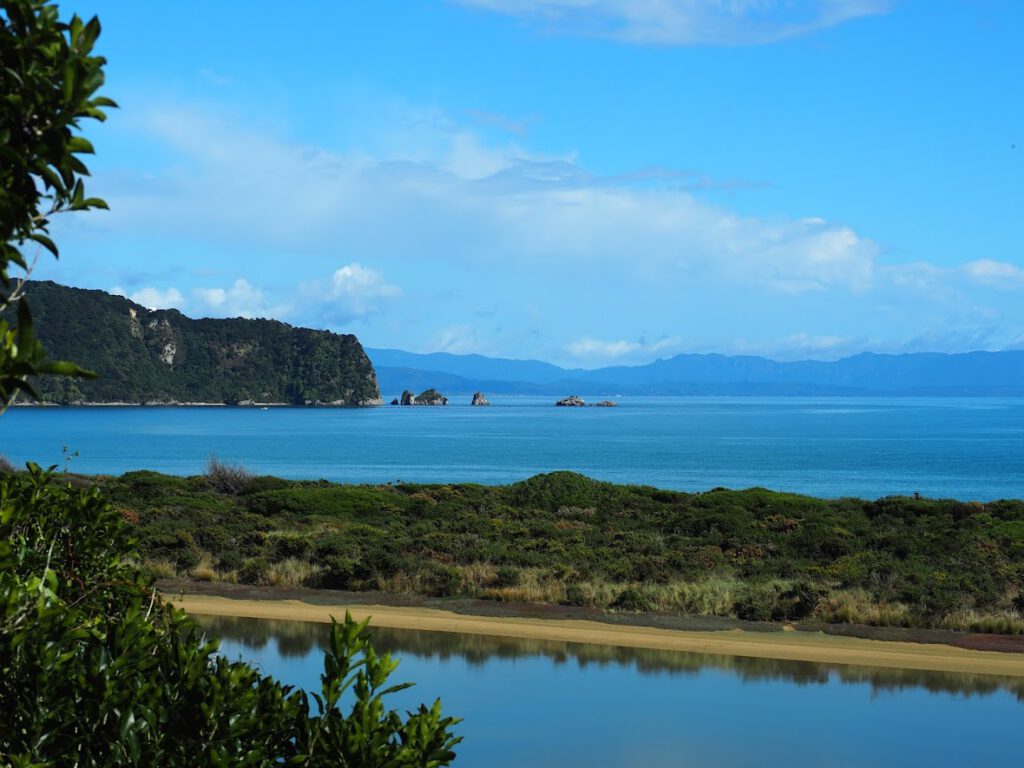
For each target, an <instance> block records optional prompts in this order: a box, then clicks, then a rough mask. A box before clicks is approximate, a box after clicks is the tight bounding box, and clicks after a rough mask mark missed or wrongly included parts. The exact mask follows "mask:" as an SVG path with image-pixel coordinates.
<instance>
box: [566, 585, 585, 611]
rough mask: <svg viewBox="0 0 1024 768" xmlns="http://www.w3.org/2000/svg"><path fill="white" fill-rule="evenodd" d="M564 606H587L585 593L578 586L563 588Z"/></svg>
mask: <svg viewBox="0 0 1024 768" xmlns="http://www.w3.org/2000/svg"><path fill="white" fill-rule="evenodd" d="M565 604H566V605H576V606H583V605H588V604H589V603H588V601H587V593H586V592H584V591H583V587H581V586H580V585H579V584H569V585H568V586H567V587H566V588H565Z"/></svg>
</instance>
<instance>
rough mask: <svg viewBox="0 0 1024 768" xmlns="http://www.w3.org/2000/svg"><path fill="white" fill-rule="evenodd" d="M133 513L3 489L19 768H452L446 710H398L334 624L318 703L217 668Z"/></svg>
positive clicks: (12, 726)
mask: <svg viewBox="0 0 1024 768" xmlns="http://www.w3.org/2000/svg"><path fill="white" fill-rule="evenodd" d="M127 534H128V526H127V524H126V523H125V521H124V520H123V519H122V515H121V514H120V513H118V512H116V511H115V510H114V509H112V508H111V507H110V505H109V504H107V503H106V502H105V501H104V500H103V498H102V496H101V495H100V494H99V492H98V491H96V490H95V489H88V490H82V489H75V488H73V487H72V486H71V485H69V484H61V483H59V482H57V481H56V479H55V478H54V477H53V476H52V475H51V474H49V473H48V472H45V471H43V470H40V469H39V468H38V467H35V466H31V467H30V468H29V471H28V472H27V473H22V474H19V475H7V476H5V477H4V478H2V479H0V709H2V711H3V718H0V755H2V756H3V757H4V759H5V760H7V761H9V763H10V764H11V765H15V766H30V765H32V766H36V765H78V766H94V765H95V766H98V765H104V766H111V765H225V766H227V765H231V766H234V765H254V766H255V765H277V764H282V763H283V764H288V765H305V766H336V765H344V766H441V765H447V764H448V763H449V762H450V761H451V760H452V759H453V758H454V753H453V752H452V747H453V746H454V745H455V744H456V743H457V742H458V741H459V739H458V737H455V736H453V735H452V734H451V732H450V728H451V727H452V726H453V725H454V724H455V722H456V721H455V720H454V719H452V718H446V717H443V716H442V714H441V704H440V701H435V702H434V705H433V706H432V707H430V708H428V707H426V706H423V705H421V706H420V708H419V710H418V711H416V712H412V713H408V714H407V715H406V716H405V717H404V718H403V717H402V716H401V715H399V714H398V713H397V712H394V711H389V710H387V709H386V707H385V703H384V698H385V696H387V694H389V693H391V692H394V691H398V690H402V689H403V688H406V687H408V684H403V685H389V684H388V677H389V675H390V674H391V673H392V672H393V671H394V669H395V667H396V666H397V662H396V661H394V660H392V659H391V658H390V657H389V656H387V655H384V656H377V654H376V653H375V652H374V650H373V646H372V645H371V644H370V642H369V632H368V630H367V626H366V623H365V622H364V623H357V622H355V621H353V620H352V619H351V618H350V617H349V616H346V617H345V621H344V623H341V624H337V623H336V624H334V625H333V627H332V631H331V640H330V646H329V649H328V651H327V653H326V656H325V658H324V672H323V675H322V678H321V680H322V686H321V690H320V692H319V693H316V694H311V695H307V694H306V693H305V692H302V691H299V690H294V689H292V688H291V687H289V686H285V685H281V684H280V683H278V682H276V681H274V680H273V679H272V678H269V677H265V676H263V675H261V674H260V673H259V672H257V671H256V670H254V669H253V668H252V667H250V666H249V665H247V664H244V663H240V662H231V661H228V660H227V659H225V658H223V657H220V656H218V655H217V653H216V651H217V642H216V641H213V640H208V639H206V638H205V637H204V636H203V635H202V632H201V630H200V629H199V628H198V627H197V625H195V624H194V623H193V622H192V621H191V620H190V619H189V618H188V617H187V616H186V615H185V614H184V613H183V612H181V611H178V610H175V609H174V608H172V607H170V606H167V605H164V604H163V603H162V602H161V601H160V599H159V597H158V596H157V595H156V594H155V593H154V591H153V590H152V587H151V585H150V584H149V583H148V582H147V581H146V580H145V579H144V578H142V577H141V576H140V573H139V570H138V568H137V566H136V564H135V560H134V558H135V554H134V551H133V549H132V547H131V542H130V540H129V538H128V535H127Z"/></svg>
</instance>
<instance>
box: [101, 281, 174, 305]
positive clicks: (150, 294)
mask: <svg viewBox="0 0 1024 768" xmlns="http://www.w3.org/2000/svg"><path fill="white" fill-rule="evenodd" d="M110 292H111V293H112V294H114V295H115V296H124V297H125V298H127V299H131V300H132V301H134V302H135V303H136V304H141V305H142V306H144V307H146V308H147V309H181V308H182V306H184V304H185V297H184V296H183V295H182V293H181V291H179V290H178V289H177V288H154V287H144V288H139V289H138V290H135V291H131V292H128V291H126V290H125V289H124V288H122V287H121V286H120V285H115V286H114V287H113V288H111V289H110Z"/></svg>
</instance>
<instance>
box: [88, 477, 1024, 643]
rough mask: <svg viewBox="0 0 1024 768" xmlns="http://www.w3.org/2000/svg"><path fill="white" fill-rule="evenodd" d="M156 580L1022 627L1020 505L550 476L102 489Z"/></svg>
mask: <svg viewBox="0 0 1024 768" xmlns="http://www.w3.org/2000/svg"><path fill="white" fill-rule="evenodd" d="M100 482H101V483H102V485H103V486H104V488H105V492H106V493H107V495H108V496H109V498H111V499H112V500H113V501H114V503H116V504H118V505H120V506H121V508H122V510H123V514H124V516H125V518H126V519H128V520H130V521H131V522H132V523H133V524H134V525H135V527H136V531H137V536H138V539H139V543H140V549H141V552H142V553H143V557H144V559H145V564H146V566H147V567H148V568H149V569H150V570H152V571H153V572H154V573H155V574H156V575H157V576H161V577H168V578H174V577H177V578H188V579H192V580H204V581H229V582H239V583H247V584H265V585H276V586H310V587H319V588H332V589H348V590H381V591H386V592H398V593H414V594H423V595H431V596H464V597H474V598H482V599H489V600H514V601H523V602H540V603H559V604H565V605H584V606H593V607H598V608H602V609H607V610H613V611H625V612H665V613H688V614H697V615H714V616H732V617H737V618H741V619H750V620H777V621H791V620H799V619H805V618H808V617H813V618H817V619H820V620H822V621H826V622H837V623H858V624H871V625H877V626H917V627H943V628H950V629H965V630H972V631H982V632H998V633H1024V617H1022V615H1021V610H1022V609H1024V594H1022V590H1021V579H1022V573H1024V502H1021V501H996V502H990V503H986V504H981V503H964V502H959V501H953V500H931V499H920V498H911V497H889V498H883V499H879V500H875V501H866V500H861V499H853V498H849V499H836V500H823V499H816V498H811V497H807V496H798V495H793V494H784V493H774V492H770V491H767V490H764V489H758V488H755V489H749V490H743V491H731V490H726V489H715V490H712V491H708V492H705V493H698V494H688V493H677V492H672V491H662V490H658V489H654V488H648V487H639V486H620V485H612V484H609V483H602V482H597V481H594V480H590V479H588V478H585V477H582V476H580V475H576V474H572V473H567V472H558V473H552V474H549V475H539V476H537V477H534V478H531V479H529V480H526V481H523V482H520V483H515V484H513V485H509V486H496V487H490V486H479V485H418V484H404V483H403V484H397V485H382V486H362V485H336V484H331V483H327V482H295V481H285V480H280V479H277V478H272V477H252V476H250V475H248V474H247V473H245V472H244V471H242V470H239V469H234V468H231V467H224V466H221V465H214V466H213V467H212V468H211V472H209V473H208V474H207V475H203V476H196V477H190V478H180V477H170V476H166V475H160V474H157V473H153V472H133V473H129V474H126V475H123V476H121V477H115V478H101V479H100Z"/></svg>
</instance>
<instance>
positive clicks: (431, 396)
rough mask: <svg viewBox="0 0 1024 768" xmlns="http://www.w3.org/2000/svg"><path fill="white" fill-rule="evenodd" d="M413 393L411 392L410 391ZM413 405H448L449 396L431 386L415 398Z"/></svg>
mask: <svg viewBox="0 0 1024 768" xmlns="http://www.w3.org/2000/svg"><path fill="white" fill-rule="evenodd" d="M410 394H411V393H410ZM412 404H413V405H448V398H447V397H445V396H444V395H442V394H441V393H440V392H438V391H437V390H436V389H434V388H433V387H431V388H430V389H428V390H425V391H423V392H420V393H419V394H418V395H416V397H414V398H413V403H412Z"/></svg>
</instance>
